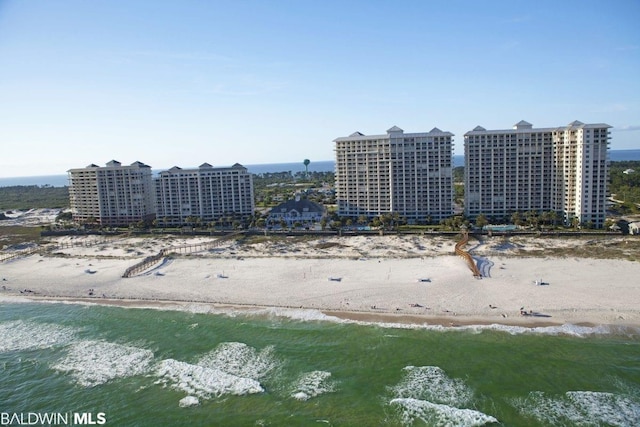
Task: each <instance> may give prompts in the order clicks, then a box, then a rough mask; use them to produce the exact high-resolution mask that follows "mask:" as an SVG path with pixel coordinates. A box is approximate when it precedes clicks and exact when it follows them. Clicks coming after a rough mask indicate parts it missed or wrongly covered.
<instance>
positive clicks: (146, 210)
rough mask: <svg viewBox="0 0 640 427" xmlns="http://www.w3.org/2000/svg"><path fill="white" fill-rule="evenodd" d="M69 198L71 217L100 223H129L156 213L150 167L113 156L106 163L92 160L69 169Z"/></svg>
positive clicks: (76, 219) (147, 218)
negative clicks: (121, 160)
mask: <svg viewBox="0 0 640 427" xmlns="http://www.w3.org/2000/svg"><path fill="white" fill-rule="evenodd" d="M68 175H69V199H70V203H71V211H72V215H73V220H74V221H78V222H87V221H96V222H98V223H99V224H101V225H130V224H133V223H136V222H139V221H150V220H152V219H153V218H154V217H155V204H154V200H153V181H152V179H151V167H150V166H147V165H145V164H144V163H140V162H134V163H132V164H131V165H130V166H122V164H121V163H120V162H117V161H115V160H112V161H110V162H109V163H107V165H106V167H100V166H97V165H94V164H91V165H89V166H87V167H86V168H81V169H70V170H69V171H68Z"/></svg>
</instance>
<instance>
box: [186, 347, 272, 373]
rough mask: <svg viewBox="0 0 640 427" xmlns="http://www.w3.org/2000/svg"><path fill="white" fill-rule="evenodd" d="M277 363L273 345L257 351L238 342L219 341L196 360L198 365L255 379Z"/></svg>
mask: <svg viewBox="0 0 640 427" xmlns="http://www.w3.org/2000/svg"><path fill="white" fill-rule="evenodd" d="M278 364H279V363H278V361H277V360H276V358H275V356H274V354H273V346H269V347H266V348H264V349H262V350H261V351H258V350H256V349H255V348H253V347H251V346H248V345H247V344H244V343H240V342H225V343H221V344H220V345H218V347H217V348H216V349H215V350H213V351H211V352H210V353H207V354H205V355H204V356H202V357H201V358H200V360H199V361H198V365H200V366H202V367H205V368H210V369H219V370H221V371H224V372H226V373H228V374H232V375H236V376H239V377H246V378H253V379H256V380H257V379H260V378H264V377H265V376H266V375H267V374H268V373H269V372H270V371H271V370H273V369H274V368H276V367H277V366H278Z"/></svg>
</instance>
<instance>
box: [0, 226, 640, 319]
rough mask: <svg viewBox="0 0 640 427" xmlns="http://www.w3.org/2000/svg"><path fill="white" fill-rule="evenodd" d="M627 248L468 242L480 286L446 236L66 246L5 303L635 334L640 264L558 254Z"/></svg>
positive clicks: (32, 260) (11, 283) (615, 242)
mask: <svg viewBox="0 0 640 427" xmlns="http://www.w3.org/2000/svg"><path fill="white" fill-rule="evenodd" d="M628 239H630V238H629V237H628V236H602V237H599V238H597V239H596V240H585V239H581V238H567V239H564V238H552V239H545V238H536V237H511V238H508V239H507V238H503V237H489V238H485V239H483V241H482V242H479V241H477V240H474V239H472V240H471V241H470V242H469V245H468V246H467V249H469V251H470V253H471V255H472V256H473V257H474V259H475V261H476V262H477V264H478V267H479V269H480V271H481V272H482V274H483V278H482V279H477V278H474V277H473V275H472V273H471V271H470V270H469V268H468V266H467V265H466V263H465V261H464V260H463V259H462V258H460V257H458V256H456V255H455V254H454V245H455V240H453V239H450V238H446V237H441V236H353V237H330V238H320V237H305V238H286V237H279V238H271V237H270V238H255V237H254V238H252V239H239V240H229V241H226V242H224V243H222V244H221V245H220V246H219V247H216V248H206V246H202V248H205V249H202V248H200V249H199V247H198V246H197V245H207V244H208V243H211V242H212V241H213V240H214V239H212V238H203V237H197V238H196V237H194V238H182V237H175V236H173V237H170V236H159V237H154V238H134V237H126V238H122V237H120V238H109V239H106V240H105V239H103V238H97V237H94V236H90V237H59V238H53V239H52V240H51V241H50V242H49V243H48V244H47V245H45V246H44V247H45V248H48V250H47V251H41V252H40V253H36V254H32V255H29V256H25V257H18V258H16V259H13V260H9V261H5V262H3V263H1V264H0V280H1V281H2V283H1V287H0V297H3V298H5V299H9V300H10V299H11V298H16V297H21V298H25V297H26V298H30V299H43V298H44V299H61V300H66V301H83V302H86V301H90V302H95V303H99V304H118V305H127V306H157V307H162V306H167V305H184V304H193V303H202V304H209V305H211V306H215V307H233V308H235V309H238V310H243V309H247V308H255V307H281V308H296V309H299V308H303V309H315V310H319V311H321V312H323V313H325V314H328V315H332V316H337V317H342V318H348V319H354V320H366V321H385V322H401V323H416V324H424V323H427V324H441V325H463V324H491V323H498V324H508V325H525V326H535V325H556V324H557V325H560V324H565V323H572V324H591V325H621V326H634V327H638V326H640V281H639V279H638V278H639V277H640V262H638V261H633V260H627V259H624V257H617V258H616V259H603V258H600V257H599V258H590V257H588V256H572V255H570V256H562V255H561V254H562V253H563V251H564V252H566V253H568V254H575V253H576V251H580V250H582V248H585V249H584V250H585V252H586V254H587V255H588V254H589V251H590V250H595V248H597V247H616V248H618V249H619V251H620V253H622V254H625V253H626V252H625V248H627V247H629V249H628V251H629V254H628V255H629V256H630V257H632V258H633V253H634V250H635V249H634V248H635V247H637V246H636V242H635V241H636V240H637V239H635V240H634V239H632V240H633V241H632V242H631V245H630V241H629V240H628ZM185 245H194V247H193V248H192V252H190V253H186V251H182V253H178V254H175V255H171V256H170V257H167V258H163V259H161V260H160V261H159V262H158V263H156V264H154V265H152V266H150V268H148V269H147V270H145V271H143V272H141V273H140V274H137V275H136V276H134V277H131V278H123V277H122V275H123V273H124V271H125V270H126V269H127V268H128V267H130V266H132V265H134V264H136V263H137V262H139V261H141V260H142V259H144V258H145V257H148V256H151V255H155V254H157V253H158V252H159V251H160V249H162V248H168V247H183V246H185ZM594 253H595V252H594ZM545 254H549V255H545ZM523 312H524V313H525V314H526V315H523Z"/></svg>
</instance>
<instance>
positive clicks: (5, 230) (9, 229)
mask: <svg viewBox="0 0 640 427" xmlns="http://www.w3.org/2000/svg"><path fill="white" fill-rule="evenodd" d="M0 231H1V232H0V248H2V247H4V246H12V245H20V244H24V243H27V242H38V241H39V240H40V227H21V226H3V227H2V228H0Z"/></svg>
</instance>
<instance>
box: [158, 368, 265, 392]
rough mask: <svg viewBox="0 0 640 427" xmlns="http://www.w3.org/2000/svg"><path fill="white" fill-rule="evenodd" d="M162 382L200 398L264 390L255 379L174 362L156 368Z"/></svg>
mask: <svg viewBox="0 0 640 427" xmlns="http://www.w3.org/2000/svg"><path fill="white" fill-rule="evenodd" d="M156 374H157V375H158V376H159V377H160V380H159V382H160V383H163V384H169V385H170V386H171V387H173V388H174V389H176V390H182V391H184V392H185V393H187V394H189V395H192V396H197V397H200V398H205V399H207V398H211V397H219V396H223V395H226V394H231V395H245V394H253V393H261V392H263V391H264V389H263V388H262V386H261V385H260V383H259V382H258V381H256V380H254V379H252V378H245V377H239V376H237V375H232V374H229V373H227V372H224V371H222V370H220V369H215V368H207V367H204V366H199V365H192V364H190V363H186V362H180V361H178V360H174V359H166V360H163V361H162V362H160V364H159V365H158V367H157V368H156Z"/></svg>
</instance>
